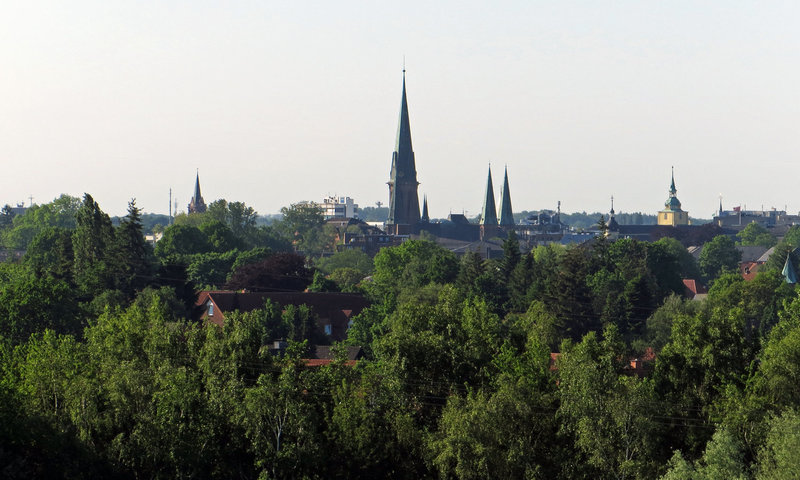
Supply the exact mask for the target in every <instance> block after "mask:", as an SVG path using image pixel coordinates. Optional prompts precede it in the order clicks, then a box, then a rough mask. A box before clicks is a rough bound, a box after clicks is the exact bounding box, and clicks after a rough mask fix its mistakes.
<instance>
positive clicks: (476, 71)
mask: <svg viewBox="0 0 800 480" xmlns="http://www.w3.org/2000/svg"><path fill="white" fill-rule="evenodd" d="M798 19H800V2H796V1H786V2H743V1H735V0H725V1H717V2H698V1H696V0H695V1H669V2H664V1H659V2H655V1H653V2H645V1H641V0H636V1H605V2H603V1H585V2H568V1H530V0H528V1H519V2H498V1H495V2H470V1H464V0H459V1H436V2H432V1H424V2H416V1H404V2H375V1H364V2H350V1H318V2H310V1H308V2H303V1H293V2H271V1H228V2H209V1H204V0H192V1H172V0H161V1H152V2H149V1H125V2H118V1H110V0H102V1H83V0H72V1H53V2H40V1H35V0H25V1H15V0H5V1H3V2H2V4H0V159H1V161H2V167H3V168H2V173H0V203H14V202H21V201H25V202H26V203H27V198H28V196H29V195H33V196H34V202H36V203H44V202H48V201H50V200H52V199H53V198H54V197H56V196H58V195H59V194H60V193H69V194H71V195H76V196H80V195H82V193H83V192H89V193H91V194H92V195H93V196H94V197H95V198H96V199H97V201H98V202H99V203H100V206H101V208H103V209H104V210H105V211H107V212H109V213H111V214H122V213H123V212H124V211H125V206H126V203H127V201H128V200H129V199H130V198H131V197H136V199H137V204H138V205H139V206H140V207H142V208H143V209H144V210H145V211H147V212H156V213H167V209H168V201H169V199H168V191H169V189H170V187H171V188H172V189H173V195H174V198H177V199H178V201H179V204H180V207H179V208H180V209H181V211H185V208H186V204H187V203H188V202H189V199H190V197H191V193H192V192H191V191H192V188H193V184H194V175H195V169H199V171H200V181H201V186H202V188H203V196H204V197H205V199H206V202H210V201H212V200H214V199H217V198H226V199H228V200H238V201H244V202H245V203H247V204H248V205H251V206H253V207H254V208H255V209H256V210H257V211H259V213H262V214H267V213H276V212H278V210H279V209H280V207H282V206H284V205H288V204H290V203H293V202H297V201H300V200H321V199H322V198H323V197H324V196H326V195H328V194H337V195H348V196H351V197H353V198H354V199H355V200H356V202H357V203H359V204H360V205H361V206H368V205H374V203H375V202H376V201H382V202H384V203H385V202H387V200H388V188H387V186H386V181H387V180H388V177H389V168H390V162H391V156H392V150H393V148H394V137H395V133H396V129H397V119H398V113H399V107H400V89H401V79H402V77H401V69H402V63H403V56H405V61H406V68H407V70H408V73H407V86H408V99H409V110H410V117H411V131H412V139H413V143H414V150H415V153H416V161H417V172H418V180H419V181H420V182H421V185H420V190H419V192H420V199H421V197H422V194H423V193H426V194H427V195H428V201H429V204H430V211H431V212H430V213H431V215H432V216H435V217H442V216H446V215H447V214H448V213H449V212H451V211H452V212H459V213H460V212H462V211H465V210H466V212H467V214H468V215H474V214H477V213H479V211H480V206H481V201H482V197H483V195H484V188H485V180H486V170H487V165H488V163H489V162H491V164H492V167H493V174H494V178H495V182H496V184H495V193H496V194H498V195H499V191H500V186H501V182H502V169H503V166H504V165H508V170H509V176H510V181H511V194H512V201H513V204H514V209H515V210H516V211H519V210H522V209H531V210H532V209H540V208H555V205H556V202H557V201H558V200H561V201H562V209H563V210H564V211H568V212H571V211H581V210H587V211H595V210H603V211H605V210H607V209H608V204H609V200H608V198H609V197H610V196H611V195H614V197H615V207H616V209H617V211H636V210H641V211H645V212H649V213H654V212H656V211H657V210H658V209H659V208H661V207H662V206H663V203H664V200H665V199H666V197H667V188H668V186H669V174H670V166H671V165H674V166H675V180H676V183H677V187H678V197H679V198H680V200H681V202H682V203H683V206H684V209H686V210H688V211H689V213H690V214H691V215H693V216H699V217H706V218H708V217H710V214H711V212H712V211H714V210H715V209H716V207H717V202H718V196H719V194H720V193H722V194H723V196H724V203H725V206H726V207H730V206H734V205H739V204H746V205H747V207H748V208H751V209H752V208H761V206H762V204H763V206H764V207H766V208H769V207H773V206H774V207H777V208H779V209H782V208H784V206H788V208H789V210H790V211H792V212H797V211H798V209H800V135H798V125H799V124H798V120H800V28H798Z"/></svg>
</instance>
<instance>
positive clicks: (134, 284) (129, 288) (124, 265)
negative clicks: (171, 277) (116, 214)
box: [114, 198, 151, 295]
mask: <svg viewBox="0 0 800 480" xmlns="http://www.w3.org/2000/svg"><path fill="white" fill-rule="evenodd" d="M114 253H115V255H116V257H117V258H116V259H115V260H116V261H115V263H116V264H117V268H118V270H119V271H118V275H117V278H116V285H117V287H118V288H119V289H120V290H122V291H123V292H125V293H127V294H129V295H132V294H133V293H134V292H135V291H137V290H140V289H142V288H143V287H144V286H145V285H146V283H147V276H148V275H149V274H150V273H151V272H150V261H149V256H150V255H149V254H150V249H149V248H148V245H147V242H145V239H144V232H143V228H142V212H141V209H139V208H138V207H137V206H136V199H135V198H134V199H131V201H130V202H128V214H127V215H126V216H125V217H124V218H123V219H122V220H121V221H120V225H119V228H117V230H116V248H115V252H114Z"/></svg>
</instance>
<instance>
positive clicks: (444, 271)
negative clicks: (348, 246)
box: [369, 240, 458, 298]
mask: <svg viewBox="0 0 800 480" xmlns="http://www.w3.org/2000/svg"><path fill="white" fill-rule="evenodd" d="M457 274H458V260H457V259H456V257H455V255H453V254H452V253H451V252H449V251H448V250H445V249H444V248H442V247H440V246H438V245H436V244H435V243H431V242H426V241H422V240H410V241H407V242H404V243H403V244H401V245H399V246H397V247H391V248H383V249H381V251H380V252H378V254H377V255H376V256H375V272H374V273H373V275H372V283H371V284H370V286H369V290H370V291H371V292H372V293H373V295H375V296H376V297H377V298H384V297H385V296H387V295H388V296H392V295H395V296H396V295H397V294H399V293H400V292H401V291H403V290H415V289H418V288H420V287H422V286H424V285H427V284H429V283H447V282H452V281H453V280H454V279H455V277H456V275H457Z"/></svg>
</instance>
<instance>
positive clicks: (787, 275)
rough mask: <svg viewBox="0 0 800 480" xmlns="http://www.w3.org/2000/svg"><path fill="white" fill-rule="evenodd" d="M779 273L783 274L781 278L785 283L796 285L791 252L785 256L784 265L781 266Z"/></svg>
mask: <svg viewBox="0 0 800 480" xmlns="http://www.w3.org/2000/svg"><path fill="white" fill-rule="evenodd" d="M781 273H782V274H783V278H784V279H785V280H786V283H792V284H795V283H797V273H795V271H794V266H793V265H792V252H789V253H788V254H787V255H786V263H784V264H783V270H782V271H781Z"/></svg>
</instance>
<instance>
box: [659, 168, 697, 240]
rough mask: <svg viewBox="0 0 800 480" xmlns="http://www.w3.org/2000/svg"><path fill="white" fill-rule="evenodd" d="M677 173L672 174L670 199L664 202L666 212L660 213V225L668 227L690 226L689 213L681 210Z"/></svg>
mask: <svg viewBox="0 0 800 480" xmlns="http://www.w3.org/2000/svg"><path fill="white" fill-rule="evenodd" d="M677 193H678V189H676V188H675V172H674V171H673V173H672V183H671V184H670V186H669V197H668V198H667V201H666V202H664V210H661V211H659V212H658V224H659V225H668V226H672V227H675V226H678V225H689V212H685V211H683V210H682V209H681V202H680V200H678V197H677V196H676V194H677Z"/></svg>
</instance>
